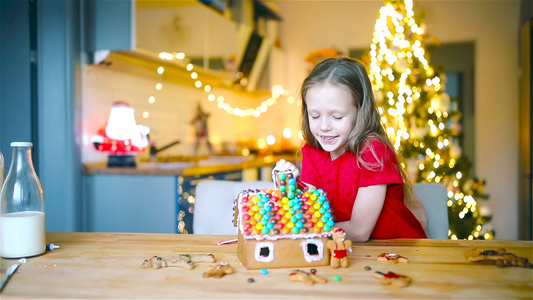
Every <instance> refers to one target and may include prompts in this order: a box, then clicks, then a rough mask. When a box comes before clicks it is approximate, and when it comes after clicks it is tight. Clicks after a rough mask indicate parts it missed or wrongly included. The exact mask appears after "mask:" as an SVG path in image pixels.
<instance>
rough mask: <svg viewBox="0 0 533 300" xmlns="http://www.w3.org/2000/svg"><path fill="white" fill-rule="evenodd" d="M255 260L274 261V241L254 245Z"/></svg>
mask: <svg viewBox="0 0 533 300" xmlns="http://www.w3.org/2000/svg"><path fill="white" fill-rule="evenodd" d="M255 260H256V261H259V262H272V261H274V243H272V242H261V243H257V244H256V245H255Z"/></svg>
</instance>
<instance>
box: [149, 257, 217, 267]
mask: <svg viewBox="0 0 533 300" xmlns="http://www.w3.org/2000/svg"><path fill="white" fill-rule="evenodd" d="M214 261H215V256H214V255H213V254H178V255H175V256H172V257H169V258H167V259H164V258H161V257H159V256H154V257H152V258H150V259H145V260H144V262H143V263H142V265H141V267H142V268H154V269H160V268H166V267H180V268H185V269H189V270H190V269H192V268H194V263H195V262H214Z"/></svg>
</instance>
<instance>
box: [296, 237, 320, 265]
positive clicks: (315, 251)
mask: <svg viewBox="0 0 533 300" xmlns="http://www.w3.org/2000/svg"><path fill="white" fill-rule="evenodd" d="M300 245H301V246H302V250H303V252H304V253H303V255H304V258H305V260H306V261H307V262H313V261H319V260H321V259H322V258H324V243H323V242H322V240H320V239H307V240H305V241H303V242H302V243H301V244H300Z"/></svg>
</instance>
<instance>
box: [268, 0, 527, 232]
mask: <svg viewBox="0 0 533 300" xmlns="http://www.w3.org/2000/svg"><path fill="white" fill-rule="evenodd" d="M272 2H274V4H275V5H276V6H277V7H278V9H279V12H280V14H281V15H282V16H283V22H282V23H281V28H280V36H281V44H282V48H283V50H284V52H285V65H286V73H285V76H286V79H287V83H286V85H287V87H289V88H290V89H291V90H293V91H296V90H297V88H298V87H299V86H300V84H301V81H302V80H303V79H304V77H305V74H306V71H307V68H306V65H305V62H304V58H305V56H306V55H307V54H308V53H309V52H311V51H312V50H316V49H321V48H327V47H337V48H339V49H341V50H347V49H348V48H364V47H369V45H370V44H371V38H372V32H373V27H374V24H375V19H376V18H377V16H378V10H379V8H380V7H381V6H382V5H383V2H382V1H308V2H304V1H272ZM519 9H520V1H513V0H511V1H435V0H433V1H416V2H415V6H414V10H415V13H420V12H424V13H425V15H426V17H425V23H426V24H427V26H428V29H429V32H430V34H432V35H434V36H436V37H437V38H438V39H439V40H440V41H441V42H443V43H447V42H461V41H474V42H475V45H476V53H475V55H476V61H475V85H476V86H475V110H476V111H475V115H476V124H475V126H476V140H475V148H476V157H475V164H476V167H477V169H476V174H477V175H478V176H479V177H480V178H483V179H485V180H486V181H487V184H486V186H485V192H486V193H487V194H489V196H490V199H489V201H488V202H487V204H488V206H489V207H490V208H491V210H492V213H493V220H492V224H493V225H494V228H495V230H496V234H497V235H496V238H497V239H517V238H518V222H517V218H518V192H517V190H518V189H517V188H518V121H517V120H518V72H519V66H518V37H519V35H518V32H519V24H518V20H519V15H520V14H519Z"/></svg>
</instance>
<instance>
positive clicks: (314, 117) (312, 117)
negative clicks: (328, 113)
mask: <svg viewBox="0 0 533 300" xmlns="http://www.w3.org/2000/svg"><path fill="white" fill-rule="evenodd" d="M309 116H310V117H311V119H315V120H316V119H318V118H319V117H320V116H313V115H309Z"/></svg>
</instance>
